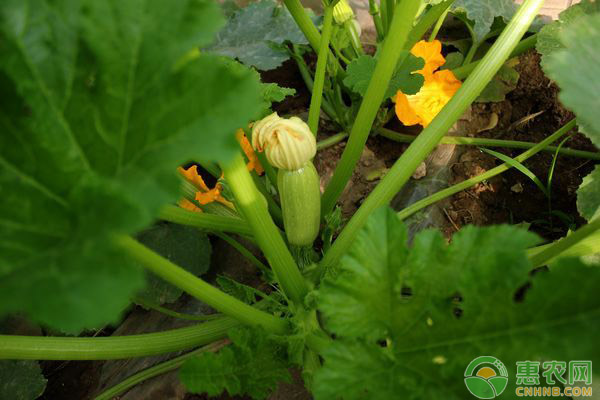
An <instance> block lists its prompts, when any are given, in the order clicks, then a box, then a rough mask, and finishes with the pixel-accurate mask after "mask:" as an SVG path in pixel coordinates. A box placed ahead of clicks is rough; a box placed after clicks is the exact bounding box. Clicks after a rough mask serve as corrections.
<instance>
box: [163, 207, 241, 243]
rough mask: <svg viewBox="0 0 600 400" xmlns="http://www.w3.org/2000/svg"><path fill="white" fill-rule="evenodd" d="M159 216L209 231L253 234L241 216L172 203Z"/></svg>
mask: <svg viewBox="0 0 600 400" xmlns="http://www.w3.org/2000/svg"><path fill="white" fill-rule="evenodd" d="M159 218H160V219H163V220H165V221H169V222H175V223H177V224H181V225H188V226H194V227H196V228H200V229H206V230H209V231H215V232H231V233H239V234H240V235H245V236H251V235H252V229H250V225H248V223H247V222H246V221H244V220H243V219H241V218H234V217H224V216H222V215H214V214H209V213H203V212H195V211H188V210H184V209H183V208H181V207H177V206H172V205H168V206H165V207H164V208H163V209H162V210H161V211H160V214H159Z"/></svg>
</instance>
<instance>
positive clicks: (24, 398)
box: [0, 360, 47, 400]
mask: <svg viewBox="0 0 600 400" xmlns="http://www.w3.org/2000/svg"><path fill="white" fill-rule="evenodd" d="M46 382H47V381H46V378H44V375H42V370H41V369H40V365H39V364H38V362H37V361H31V360H0V399H7V400H8V399H10V400H35V399H37V398H38V397H39V396H41V395H42V393H44V390H45V389H46Z"/></svg>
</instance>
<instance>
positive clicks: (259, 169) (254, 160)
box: [235, 129, 265, 175]
mask: <svg viewBox="0 0 600 400" xmlns="http://www.w3.org/2000/svg"><path fill="white" fill-rule="evenodd" d="M235 137H236V139H237V140H238V142H239V143H240V147H241V148H242V150H243V151H244V154H245V155H246V157H248V164H246V166H247V167H248V171H252V170H255V171H256V173H257V174H258V175H262V174H263V173H264V172H265V170H264V169H263V166H262V165H261V164H260V161H259V160H258V157H257V156H256V153H255V152H254V149H253V148H252V145H251V144H250V141H249V140H248V138H247V137H246V134H245V133H244V130H243V129H238V131H237V132H236V134H235Z"/></svg>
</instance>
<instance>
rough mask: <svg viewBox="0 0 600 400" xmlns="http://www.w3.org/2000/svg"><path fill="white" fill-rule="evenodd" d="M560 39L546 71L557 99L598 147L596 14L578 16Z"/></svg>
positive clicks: (599, 25) (599, 26)
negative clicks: (555, 88)
mask: <svg viewBox="0 0 600 400" xmlns="http://www.w3.org/2000/svg"><path fill="white" fill-rule="evenodd" d="M560 40H561V43H562V44H563V45H564V46H565V48H564V49H561V50H557V51H555V52H553V53H552V54H550V55H549V56H548V59H547V61H546V72H547V73H548V75H549V76H550V77H551V78H552V79H554V80H555V81H556V83H558V85H559V86H560V89H561V91H560V94H559V98H560V100H561V102H562V103H563V104H564V105H565V106H566V107H568V108H570V109H571V110H572V111H573V112H575V115H577V122H578V124H579V125H580V126H581V127H582V128H583V131H584V133H585V134H586V135H588V136H589V138H590V139H591V140H592V142H593V143H594V144H595V145H596V146H600V119H599V118H598V110H600V96H598V93H600V78H599V77H600V52H598V43H600V13H596V14H594V15H589V16H582V17H580V18H578V19H577V23H573V24H571V25H570V26H568V27H566V28H565V29H564V30H563V31H562V32H561V33H560Z"/></svg>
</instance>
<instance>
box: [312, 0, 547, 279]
mask: <svg viewBox="0 0 600 400" xmlns="http://www.w3.org/2000/svg"><path fill="white" fill-rule="evenodd" d="M402 4H404V3H402ZM542 4H543V0H525V2H524V3H523V5H522V6H521V7H520V8H519V10H518V11H517V12H516V14H515V16H514V17H513V19H512V20H511V21H510V23H509V24H508V25H507V27H506V29H505V30H504V32H502V35H500V38H499V39H498V40H497V41H496V43H494V45H493V46H492V48H491V49H490V51H488V53H487V54H486V55H485V57H484V58H483V59H482V61H481V62H480V63H479V64H478V65H477V67H476V68H475V70H474V71H473V73H472V74H471V75H470V76H469V78H468V79H467V80H466V81H465V82H464V84H463V85H462V87H461V88H460V89H459V90H458V92H457V93H456V94H455V95H454V97H453V98H452V99H451V100H450V101H449V102H448V104H446V106H445V107H444V108H443V109H442V111H441V112H440V113H439V114H438V115H437V116H436V118H434V119H433V121H432V122H431V124H429V126H427V128H425V129H424V130H423V132H421V134H420V135H419V136H418V137H417V139H415V141H414V142H413V143H412V144H411V145H410V146H409V148H408V149H407V150H406V151H405V152H404V153H403V154H402V156H401V157H400V158H399V159H398V161H396V163H395V164H394V166H393V167H392V168H391V169H390V171H389V172H388V174H387V175H386V176H385V178H383V180H382V181H381V183H380V184H379V185H378V186H377V187H376V188H375V190H373V192H371V194H370V195H369V197H367V199H366V200H365V201H364V203H363V204H362V206H361V207H360V208H359V209H358V211H357V212H356V213H355V214H354V216H353V217H352V219H350V221H349V222H348V224H347V225H346V227H345V228H344V230H343V231H342V232H341V233H340V235H339V236H338V238H337V240H336V241H335V242H334V243H333V245H332V247H331V248H330V249H329V251H328V252H327V253H326V254H325V257H324V258H323V260H322V261H321V269H322V270H323V269H329V268H334V267H335V266H336V265H337V263H338V261H339V259H340V258H341V257H342V255H343V254H344V253H345V252H346V251H347V250H348V248H349V246H350V245H351V244H352V242H353V240H354V238H355V237H356V234H357V232H358V231H359V230H360V229H361V228H362V227H363V226H364V224H365V223H366V221H367V219H368V217H369V215H371V213H372V212H373V211H374V210H375V209H377V208H378V207H381V206H383V205H385V204H387V203H389V202H390V200H391V199H392V198H393V197H394V196H395V195H396V193H398V191H399V190H400V189H401V188H402V186H404V184H405V183H406V182H407V181H408V179H409V178H410V176H411V175H412V174H413V172H414V171H415V169H416V168H417V167H418V166H419V164H420V163H421V162H422V161H423V160H424V159H425V157H427V155H428V154H429V153H431V151H432V150H433V148H434V147H435V146H436V145H437V144H438V143H439V141H440V140H441V138H442V137H443V136H444V134H445V133H446V132H448V130H449V129H450V128H451V127H452V125H453V124H454V123H455V122H456V121H457V120H458V119H459V118H460V116H461V115H462V114H463V113H464V112H465V110H466V109H467V107H469V105H470V104H471V103H472V102H473V101H474V100H475V99H476V98H477V96H478V95H479V94H480V93H481V91H482V90H483V89H484V87H485V86H486V85H487V84H488V82H489V81H490V80H491V79H492V78H493V77H494V75H495V74H496V72H498V70H499V69H500V67H501V66H502V64H504V62H505V61H506V60H507V59H508V57H509V55H510V53H511V52H512V50H513V49H514V48H515V46H516V45H517V43H518V41H519V39H520V38H521V37H522V36H523V34H525V32H526V31H527V28H528V27H529V25H530V24H531V22H532V21H533V19H534V18H535V16H536V15H537V12H538V11H539V9H540V7H541V6H542ZM400 8H402V7H399V8H398V9H400ZM399 19H400V18H399ZM399 19H398V20H399ZM398 20H396V21H398ZM382 55H383V54H382ZM386 82H387V81H386ZM378 104H379V103H378ZM355 127H356V125H355ZM350 140H352V135H350ZM363 144H364V143H363ZM346 150H348V148H347V149H346ZM360 150H362V148H361V149H360ZM359 156H360V152H359ZM344 182H345V180H344ZM328 205H329V203H328Z"/></svg>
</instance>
